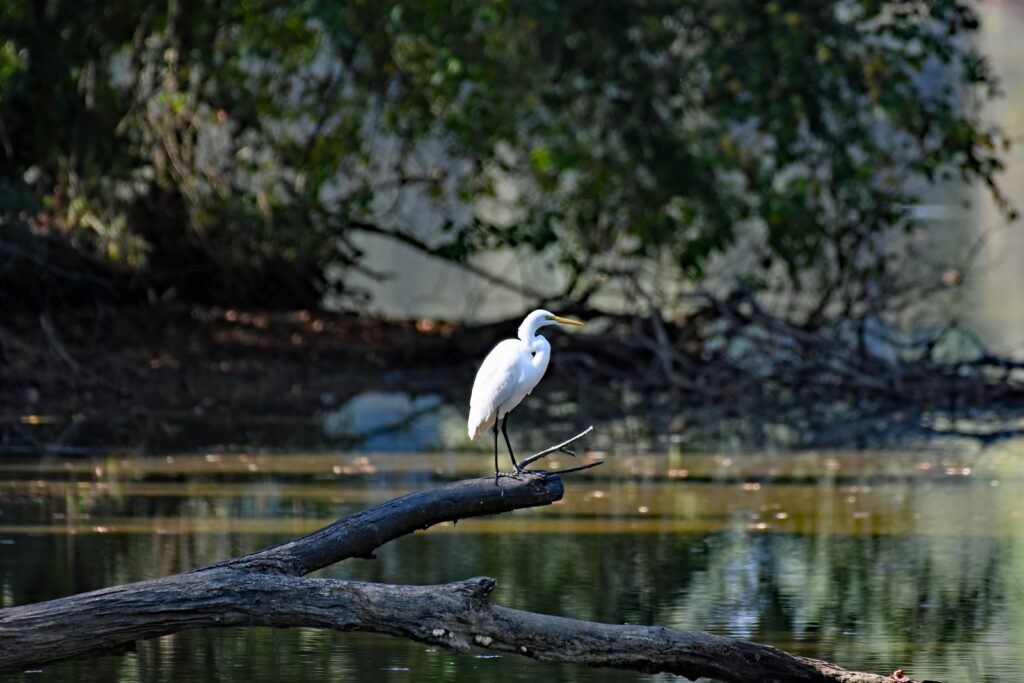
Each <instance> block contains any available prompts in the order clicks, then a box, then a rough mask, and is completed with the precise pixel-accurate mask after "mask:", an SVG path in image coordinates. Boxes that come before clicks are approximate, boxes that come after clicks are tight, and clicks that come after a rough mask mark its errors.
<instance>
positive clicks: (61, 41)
mask: <svg viewBox="0 0 1024 683" xmlns="http://www.w3.org/2000/svg"><path fill="white" fill-rule="evenodd" d="M976 28H977V19H976V17H975V15H974V13H973V12H972V11H971V9H970V8H969V7H968V6H967V5H966V4H964V3H962V2H958V1H956V0H932V1H930V2H895V1H877V0H846V1H843V2H836V3H827V2H826V3H806V2H796V1H792V0H774V1H771V2H763V3H761V2H742V1H740V0H711V1H706V0H689V1H684V2H660V1H658V0H626V1H623V2H601V1H599V0H574V1H571V2H553V1H551V0H473V1H472V2H470V1H455V2H447V1H446V2H439V1H436V0H420V1H418V2H399V1H385V0H351V1H349V2H342V3H332V2H321V1H318V0H304V1H303V2H282V1H280V0H265V1H262V2H261V1H257V0H248V1H244V2H237V3H207V2H198V1H195V0H168V1H167V2H166V3H165V4H162V5H159V6H157V5H154V4H152V3H149V2H142V1H141V0H114V1H112V2H99V1H95V0H85V1H82V0H76V1H74V2H72V1H70V0H52V1H51V2H47V3H37V2H30V1H29V0H8V2H5V3H4V4H3V5H2V7H0V211H2V212H3V214H4V215H6V217H7V219H8V221H9V222H10V221H20V222H22V223H25V224H29V225H32V226H33V229H34V230H36V231H37V232H39V231H43V232H47V231H48V232H51V233H59V234H62V235H64V236H66V237H68V238H70V239H71V240H73V241H74V243H75V244H76V245H79V246H80V248H82V249H87V250H91V251H92V252H94V253H96V254H98V255H99V256H100V257H101V258H102V259H104V260H107V261H109V262H111V263H115V264H118V265H119V267H121V268H124V269H128V270H131V271H134V272H139V273H142V274H144V275H145V277H146V278H147V279H148V281H149V282H150V283H151V284H153V285H155V286H158V287H171V286H173V287H176V288H177V289H178V290H179V292H180V293H181V295H183V296H192V297H193V298H196V299H203V298H204V297H206V298H209V297H211V296H214V298H217V297H219V298H221V299H227V300H233V299H234V300H245V299H246V297H255V298H256V299H258V300H260V301H262V302H264V303H270V304H271V305H272V304H273V303H275V302H277V303H280V304H281V305H295V304H302V303H308V301H309V300H310V299H311V298H313V299H315V298H316V297H318V296H319V295H320V292H322V291H323V289H324V287H325V286H327V285H326V284H325V282H326V281H325V276H324V272H325V267H326V266H327V265H328V264H337V265H340V266H343V268H342V273H344V272H346V271H345V268H349V269H351V268H359V267H361V261H362V254H361V252H360V250H359V246H358V240H356V239H354V237H355V236H356V235H358V234H360V233H379V234H387V235H390V236H392V237H394V238H395V239H398V240H402V241H404V242H406V243H409V244H413V245H415V246H417V247H419V248H421V249H423V250H425V251H427V252H429V253H432V254H435V255H437V256H439V257H442V258H448V259H452V260H456V261H466V260H468V259H470V258H471V257H472V256H473V255H474V254H475V253H478V252H479V251H481V250H486V249H492V248H500V247H518V248H524V247H525V248H529V249H534V250H537V251H541V252H545V253H547V254H550V255H551V256H553V257H554V258H556V259H557V260H558V261H559V262H560V263H562V264H563V265H564V268H565V270H566V274H567V276H568V277H567V278H566V281H567V282H568V285H567V291H566V292H564V294H565V296H567V297H569V298H575V299H584V298H586V297H587V296H589V295H591V294H593V293H594V292H595V291H597V290H598V289H599V288H600V287H601V286H603V283H605V282H607V281H608V278H609V277H613V278H614V277H615V276H616V274H619V273H621V272H622V271H623V270H624V269H628V268H629V267H631V266H630V264H635V263H637V262H642V261H644V260H651V259H659V260H662V261H664V260H668V261H669V262H670V263H671V264H673V265H672V267H673V268H674V269H675V271H676V272H677V273H678V274H679V276H680V277H681V278H689V279H698V278H700V277H701V276H702V274H703V273H704V271H705V269H706V267H707V265H708V262H709V259H711V258H713V257H714V256H715V255H719V254H723V253H725V252H726V251H727V250H729V249H730V248H731V247H732V246H733V245H735V244H736V243H737V240H740V239H745V240H747V241H748V242H749V245H748V249H749V250H750V253H752V254H753V255H754V256H755V257H756V258H755V259H753V263H754V266H753V267H752V269H751V272H750V273H749V274H748V275H749V277H750V281H751V282H752V283H755V284H756V283H757V282H765V281H766V280H763V276H764V275H765V274H766V273H768V272H777V273H782V274H783V277H784V278H785V279H787V280H788V282H789V283H790V284H791V285H793V286H796V287H801V286H803V287H813V288H814V289H815V291H817V292H819V293H821V294H822V299H821V301H822V305H824V303H827V302H828V299H829V295H830V294H831V293H832V292H834V291H839V290H841V289H843V287H847V288H849V287H851V286H861V287H863V288H865V289H864V291H860V292H859V293H858V294H857V296H858V297H861V298H863V297H864V296H866V294H867V288H869V286H868V285H864V284H863V283H865V282H875V283H877V282H879V281H883V280H885V279H886V278H887V277H891V275H892V273H891V271H893V270H894V269H895V268H897V267H898V264H896V263H895V262H894V261H893V260H892V259H891V258H890V256H889V255H888V254H887V252H886V250H885V249H884V247H883V246H882V245H883V243H884V240H883V239H881V238H882V237H883V236H885V235H886V234H888V233H898V232H900V231H903V230H907V229H909V228H910V227H911V226H912V224H913V223H912V216H911V208H912V207H913V206H914V204H915V203H916V202H917V201H918V198H919V196H920V195H921V193H922V192H923V191H924V190H925V189H926V188H927V186H928V184H929V183H932V182H936V181H939V180H942V179H945V178H956V179H962V180H964V181H967V182H969V183H982V184H985V185H987V186H988V187H989V188H991V192H992V193H993V195H994V196H995V198H996V200H997V201H998V202H1000V203H1001V204H1002V205H1003V206H1004V208H1005V210H1006V211H1007V213H1009V212H1010V209H1009V208H1008V207H1006V205H1005V202H1004V201H1003V198H1002V196H1001V195H1000V193H999V191H998V189H997V186H996V184H995V176H996V174H997V172H998V171H999V170H1000V160H999V156H1000V152H1001V149H1002V145H1003V144H1004V140H1003V138H1002V137H1001V135H1000V134H999V132H998V131H997V130H994V129H992V128H990V127H988V126H986V125H985V123H984V122H983V120H982V119H981V116H980V109H981V107H982V105H983V104H984V103H985V102H986V101H987V100H988V99H990V98H992V97H993V96H995V95H996V94H997V85H996V82H995V79H994V77H993V75H992V74H991V72H990V71H989V68H988V65H987V63H986V61H985V60H984V59H983V58H982V56H981V55H979V53H978V52H977V51H976V49H975V48H974V46H973V45H972V43H971V34H972V33H973V32H974V31H975V30H976ZM396 206H397V207H399V209H396ZM402 207H405V210H401V208H402ZM409 207H412V209H411V210H410V209H409ZM424 207H426V208H424ZM423 215H429V216H431V217H432V218H433V219H434V220H432V221H430V222H428V221H423V220H416V217H417V216H423ZM200 276H202V277H200ZM759 277H762V279H761V280H759V279H758V278H759ZM204 278H206V279H205V280H204ZM210 278H213V279H212V280H211V279H210ZM200 281H202V282H203V284H202V286H200V285H197V284H196V283H197V282H200ZM344 282H345V279H344V276H342V278H341V280H340V282H339V283H338V285H337V286H338V287H339V288H340V289H341V290H342V291H344ZM856 283H861V284H859V285H858V284H856ZM211 285H213V287H212V289H211ZM876 289H877V287H876ZM210 291H215V292H216V295H212V294H210V293H209V292H210ZM204 292H205V293H204ZM268 292H272V293H273V297H271V296H270V295H269V294H268Z"/></svg>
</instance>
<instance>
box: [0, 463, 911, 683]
mask: <svg viewBox="0 0 1024 683" xmlns="http://www.w3.org/2000/svg"><path fill="white" fill-rule="evenodd" d="M555 448H556V449H557V447H555ZM500 482H501V486H500V487H496V486H495V485H494V480H493V479H491V478H490V477H488V478H484V479H472V480H466V481H459V482H454V483H451V484H447V485H445V486H441V487H438V488H434V489H427V490H423V491H416V492H413V493H410V494H407V495H405V496H401V497H399V498H396V499H394V500H391V501H389V502H386V503H383V504H381V505H378V506H376V507H373V508H369V509H367V510H363V511H361V512H358V513H355V514H353V515H349V516H347V517H343V518H341V519H339V520H338V521H336V522H334V523H333V524H330V525H328V526H326V527H324V528H322V529H319V530H317V531H315V532H313V533H311V534H308V535H306V536H303V537H301V538H298V539H295V540H292V541H289V542H287V543H283V544H281V545H277V546H274V547H272V548H268V549H266V550H263V551H260V552H257V553H253V554H251V555H246V556H244V557H240V558H234V559H231V560H227V561H225V562H220V563H217V564H214V565H210V566H208V567H203V568H200V569H195V570H192V571H188V572H183V573H180V574H174V575H172V576H168V577H164V578H159V579H151V580H148V581H141V582H138V583H132V584H126V585H122V586H114V587H111V588H105V589H101V590H97V591H92V592H90V593H83V594H79V595H72V596H68V597H64V598H59V599H56V600H51V601H48V602H42V603H36V604H30V605H22V606H18V607H11V608H8V609H4V610H0V671H19V670H22V669H25V668H28V667H38V666H39V665H41V664H45V663H48V662H55V661H59V660H63V659H72V658H83V657H91V656H97V655H103V654H114V653H120V652H124V651H126V650H128V649H130V648H131V647H132V645H133V643H134V642H135V641H138V640H143V639H148V638H155V637H158V636H162V635H167V634H171V633H177V632H179V631H183V630H187V629H194V628H213V627H225V626H269V627H273V628H287V627H296V626H301V627H313V628H329V629H335V630H339V631H366V632H371V633H382V634H388V635H393V636H398V637H403V638H409V639H411V640H415V641H418V642H422V643H427V644H431V645H440V646H443V647H447V648H451V649H453V650H455V651H458V652H463V651H466V650H468V649H469V648H471V647H483V648H487V649H491V650H496V651H500V652H509V653H515V654H519V655H524V656H528V657H532V658H534V659H538V660H541V661H551V662H566V663H575V664H581V665H584V666H594V667H614V668H620V669H630V670H636V671H645V672H668V673H675V674H680V675H685V676H688V677H690V678H699V677H713V678H716V679H721V680H726V681H753V680H766V681H767V680H785V681H809V682H810V681H842V682H844V683H884V681H887V680H892V679H890V678H886V677H884V676H881V675H876V674H869V673H859V672H853V671H848V670H846V669H842V668H840V667H838V666H835V665H833V664H829V663H827V662H823V661H819V660H815V659H810V658H806V657H799V656H795V655H790V654H788V653H786V652H783V651H781V650H778V649H776V648H773V647H770V646H767V645H760V644H757V643H751V642H747V641H743V640H739V639H736V638H729V637H722V636H716V635H711V634H706V633H698V632H686V631H678V630H675V629H670V628H665V627H661V626H642V625H632V624H602V623H597V622H589V621H580V620H576V619H566V618H563V617H558V616H552V615H545V614H537V613H532V612H524V611H521V610H515V609H509V608H507V607H502V606H500V605H493V604H491V602H490V595H491V593H492V591H493V590H494V587H495V581H494V579H490V578H486V577H476V578H472V579H467V580H464V581H458V582H455V583H450V584H445V585H436V586H400V585H387V584H374V583H361V582H355V581H340V580H332V579H312V578H306V577H305V575H306V574H309V573H310V572H313V571H315V570H317V569H320V568H323V567H326V566H328V565H331V564H333V563H335V562H338V561H340V560H344V559H347V558H352V557H372V552H373V551H374V550H375V549H376V548H378V547H380V546H381V545H383V544H384V543H387V542H388V541H391V540H394V539H396V538H399V537H401V536H404V535H406V534H409V533H412V532H414V531H415V530H417V529H425V528H427V527H429V526H432V525H434V524H437V523H440V522H444V521H456V520H459V519H464V518H467V517H476V516H483V515H492V514H499V513H503V512H511V511H513V510H516V509H521V508H528V507H535V506H540V505H548V504H550V503H552V502H554V501H556V500H559V499H560V498H561V497H562V494H563V484H562V480H561V478H560V477H559V476H558V475H556V474H543V473H527V474H523V475H520V476H518V477H504V478H502V479H501V480H500ZM901 680H909V679H901Z"/></svg>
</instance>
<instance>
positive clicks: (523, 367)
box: [468, 310, 584, 484]
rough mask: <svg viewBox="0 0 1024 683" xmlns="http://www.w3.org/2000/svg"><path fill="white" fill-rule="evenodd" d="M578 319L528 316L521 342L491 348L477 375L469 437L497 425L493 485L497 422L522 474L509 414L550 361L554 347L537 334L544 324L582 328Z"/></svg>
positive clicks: (541, 314)
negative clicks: (510, 436) (511, 434)
mask: <svg viewBox="0 0 1024 683" xmlns="http://www.w3.org/2000/svg"><path fill="white" fill-rule="evenodd" d="M583 324H584V323H581V322H579V321H578V320H570V319H568V318H562V317H559V316H557V315H554V314H552V313H549V312H548V311H544V310H538V311H534V312H533V313H531V314H530V315H528V316H526V319H525V320H523V324H522V325H520V326H519V338H518V339H505V340H504V341H501V342H498V345H497V346H495V347H494V348H493V349H491V352H490V353H489V354H487V357H486V358H484V362H483V364H482V365H481V366H480V369H479V370H478V371H477V373H476V380H475V381H474V382H473V395H472V397H471V398H470V399H469V423H468V429H469V438H470V439H472V440H474V441H475V440H476V438H477V437H478V436H480V435H481V434H483V433H484V432H485V431H486V430H487V428H488V427H490V426H491V425H494V483H495V484H497V483H498V421H499V420H501V434H502V436H504V437H505V446H506V447H507V448H508V455H509V457H510V458H512V466H513V467H515V468H516V471H517V472H519V471H520V467H519V464H518V463H516V456H515V455H514V454H513V453H512V444H511V443H509V440H508V432H507V431H506V426H507V423H508V414H509V412H511V410H512V409H513V408H515V407H516V406H517V405H519V403H520V402H521V401H522V400H523V399H524V398H525V397H526V395H527V394H529V393H530V392H531V391H533V388H534V387H535V386H537V383H538V382H540V380H541V378H542V377H543V376H544V372H545V371H546V370H547V369H548V361H549V360H551V344H549V343H548V340H547V339H545V338H544V337H541V336H540V335H538V334H537V331H538V330H539V329H540V328H542V327H544V326H545V325H583Z"/></svg>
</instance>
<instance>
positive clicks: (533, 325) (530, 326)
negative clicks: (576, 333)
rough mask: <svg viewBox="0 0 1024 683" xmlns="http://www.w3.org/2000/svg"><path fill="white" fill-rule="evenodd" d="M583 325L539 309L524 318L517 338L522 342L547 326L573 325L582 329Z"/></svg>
mask: <svg viewBox="0 0 1024 683" xmlns="http://www.w3.org/2000/svg"><path fill="white" fill-rule="evenodd" d="M585 324H586V323H582V322H580V321H579V320H572V319H571V318H563V317H562V316H560V315H555V314H554V313H552V312H551V311H545V310H543V309H540V310H536V311H534V312H533V313H531V314H530V315H528V316H526V319H525V320H523V324H522V325H520V326H519V338H520V339H523V340H527V339H530V338H531V337H533V336H535V335H536V334H537V330H539V329H540V328H542V327H545V326H547V325H574V326H578V327H582V326H583V325H585Z"/></svg>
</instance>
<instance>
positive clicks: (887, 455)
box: [0, 443, 1024, 682]
mask: <svg viewBox="0 0 1024 683" xmlns="http://www.w3.org/2000/svg"><path fill="white" fill-rule="evenodd" d="M561 459H562V460H563V463H562V464H563V465H564V464H565V462H564V461H567V460H568V458H565V457H564V456H562V458H561ZM488 464H489V459H488V458H487V457H485V456H481V455H479V454H473V455H423V454H414V455H402V454H386V453H384V454H373V455H367V454H357V455H338V454H302V453H291V454H275V455H252V454H238V453H212V454H193V455H179V456H141V455H132V454H127V455H122V456H117V457H102V458H69V459H65V458H63V457H61V456H46V457H29V456H10V455H8V456H4V457H3V458H0V607H8V606H11V605H16V604H23V603H27V602H32V601H37V600H44V599H47V598H54V597H58V596H61V595H67V594H69V593H74V592H79V591H86V590H90V589H94V588H99V587H102V586H109V585H112V584H117V583H123V582H127V581H135V580H139V579H145V578H150V577H155V576H161V575H164V574H168V573H172V572H177V571H181V570H183V569H188V568H192V567H196V566H200V565H203V564H207V563H210V562H214V561H216V560H220V559H223V558H226V557H229V556H233V555H238V554H241V553H245V552H249V551H252V550H256V549H258V548H261V547H264V546H267V545H270V544H272V543H275V542H278V541H281V540H284V539H286V538H289V537H292V536H294V535H296V534H300V533H304V532H306V531H309V530H311V529H314V528H316V527H318V526H320V525H322V524H325V523H327V522H329V521H331V520H332V519H334V518H335V517H337V516H339V515H342V514H345V513H347V512H351V511H354V510H358V509H360V508H362V507H365V506H367V505H372V504H374V503H376V502H379V501H382V500H386V499H388V498H391V497H394V496H397V495H400V494H402V493H404V492H407V491H410V490H413V489H416V488H421V487H425V486H429V485H431V484H432V483H436V482H439V481H447V480H451V479H455V478H459V477H465V476H476V475H480V474H485V473H486V472H487V468H488ZM318 574H319V575H321V576H329V577H336V578H352V579H361V580H371V581H383V582H396V583H434V582H447V581H453V580H457V579H463V578H468V577H471V576H478V575H488V576H493V577H495V578H496V579H497V580H498V588H497V590H496V592H495V600H496V601H497V602H499V603H501V604H504V605H508V606H512V607H517V608H521V609H529V610H535V611H540V612H549V613H555V614H561V615H566V616H572V617H578V618H583V619H595V620H601V621H608V622H636V623H652V624H663V625H667V626H674V627H677V628H683V629H703V630H707V631H711V632H714V633H720V634H728V635H734V636H739V637H743V638H750V639H753V640H757V641H761V642H766V643H771V644H773V645H776V646H778V647H781V648H784V649H787V650H789V651H791V652H796V653H800V654H806V655H811V656H815V657H821V658H825V659H829V660H833V661H836V662H838V663H840V664H842V665H844V666H848V667H852V668H858V669H866V670H870V671H876V672H880V673H886V674H888V673H890V672H891V671H892V670H894V669H896V668H902V669H905V670H907V671H908V672H909V673H910V674H911V675H913V676H914V677H915V678H929V679H935V680H946V681H964V680H970V681H1014V680H1024V443H1004V444H1000V445H999V446H998V447H990V448H988V449H985V450H977V449H975V450H974V451H972V452H968V453H959V454H954V453H950V452H943V451H938V450H935V451H930V450H918V451H915V452H816V453H797V454H763V453H762V454H758V453H752V454H747V455H728V456H727V455H722V454H713V453H711V454H694V455H678V454H675V455H671V456H669V455H650V456H644V457H624V456H615V455H613V456H611V457H610V458H609V462H608V463H607V464H606V465H605V466H603V467H601V468H598V469H596V470H591V471H587V472H583V473H579V474H576V475H573V476H571V477H570V478H568V480H567V487H566V495H565V499H564V501H562V502H560V503H558V504H556V505H552V506H550V507H546V508H542V509H535V510H522V511H517V512H515V513H513V514H508V515H502V516H500V517H494V518H487V519H477V520H464V521H462V522H460V523H459V524H458V525H456V526H452V525H446V526H440V527H437V528H434V529H432V530H430V531H427V532H421V533H417V534H415V535H413V536H409V537H406V538H403V539H400V540H398V541H395V542H392V543H390V544H388V545H386V546H384V547H383V548H381V549H380V551H379V552H378V559H376V560H373V561H366V560H349V561H346V562H343V563H340V564H338V565H335V566H333V567H330V568H328V569H326V570H324V571H322V572H319V573H318ZM426 677H430V678H431V679H433V680H437V681H476V680H493V681H504V680H522V681H533V680H540V679H543V680H549V681H556V680H557V681H624V680H653V679H655V678H658V677H650V676H640V675H639V674H634V673H630V672H616V671H605V670H596V669H585V668H581V667H573V666H563V665H551V664H541V663H537V662H533V661H532V660H529V659H526V658H523V657H516V656H512V655H502V656H500V657H495V656H493V655H492V654H490V653H488V652H487V651H485V650H480V651H478V652H475V653H471V654H455V653H451V652H448V651H445V650H440V649H434V648H427V647H424V646H422V645H419V644H415V643H408V642H405V641H401V640H397V639H393V638H388V637H383V636H372V635H365V634H337V633H329V632H320V631H316V630H308V629H294V630H269V629H257V628H250V629H246V628H236V629H225V630H207V631H199V632H189V633H183V634H179V635H175V636H168V637H165V638H161V639H158V640H154V641H148V642H143V643H140V644H139V647H138V651H137V652H135V653H131V654H128V655H124V656H120V657H106V658H101V659H98V660H95V661H89V662H66V663H59V664H52V665H47V666H44V667H42V668H41V670H40V671H33V672H32V673H27V674H24V675H23V676H15V677H13V679H14V680H26V681H28V680H32V681H37V680H47V681H76V680H122V681H136V680H140V681H164V680H166V681H179V680H194V681H202V680H207V681H233V680H238V681H242V680H244V681H247V682H253V681H278V680H296V679H301V680H306V681H321V680H322V681H328V680H330V681H339V680H360V681H362V680H373V681H418V680H423V679H425V678H426ZM662 678H665V679H666V680H667V679H668V677H662Z"/></svg>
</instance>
